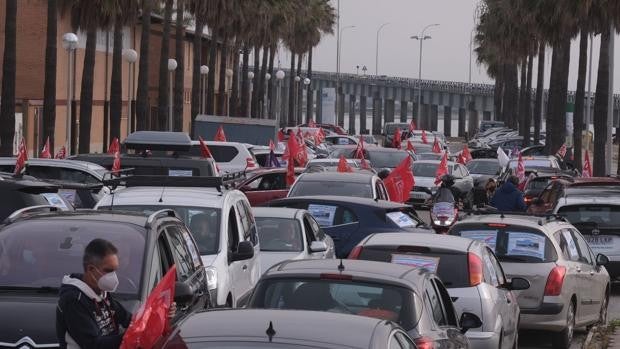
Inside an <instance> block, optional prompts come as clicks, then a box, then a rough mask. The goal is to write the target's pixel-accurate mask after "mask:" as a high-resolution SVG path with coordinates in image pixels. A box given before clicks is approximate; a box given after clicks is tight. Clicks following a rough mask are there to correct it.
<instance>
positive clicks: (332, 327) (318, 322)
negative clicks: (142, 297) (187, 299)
mask: <svg viewBox="0 0 620 349" xmlns="http://www.w3.org/2000/svg"><path fill="white" fill-rule="evenodd" d="M386 324H389V322H388V321H386V320H380V319H375V318H370V317H364V316H357V315H348V314H338V313H329V312H318V311H304V310H273V309H234V310H208V311H203V312H198V313H194V314H192V315H190V316H189V317H188V318H187V319H186V320H185V321H183V323H182V324H181V325H180V331H179V333H180V335H181V337H182V338H183V341H184V342H187V343H197V342H202V341H205V342H208V341H209V340H210V339H213V340H215V339H217V340H218V341H224V342H225V341H233V342H235V341H244V342H246V343H247V344H248V345H251V343H252V342H260V343H269V341H270V337H269V335H268V332H269V331H268V329H269V328H271V329H272V330H273V337H272V339H273V342H274V343H290V344H293V343H304V344H305V345H308V346H309V347H317V348H335V347H340V348H369V347H370V346H371V343H372V342H373V337H374V336H376V335H377V331H378V330H389V329H391V327H387V326H385V325H386ZM381 325H383V326H381ZM205 329H208V330H205ZM309 329H311V330H309ZM343 329H346V330H347V331H349V332H350V333H355V335H354V336H343V332H342V331H343ZM388 333H389V332H388ZM385 337H387V333H386V334H385Z"/></svg>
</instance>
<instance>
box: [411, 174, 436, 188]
mask: <svg viewBox="0 0 620 349" xmlns="http://www.w3.org/2000/svg"><path fill="white" fill-rule="evenodd" d="M414 175H415V174H414ZM415 186H416V187H423V188H429V189H430V188H433V187H436V186H437V185H435V177H415Z"/></svg>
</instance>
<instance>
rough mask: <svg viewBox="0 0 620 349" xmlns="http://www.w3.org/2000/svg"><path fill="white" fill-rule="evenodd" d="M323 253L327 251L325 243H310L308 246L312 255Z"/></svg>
mask: <svg viewBox="0 0 620 349" xmlns="http://www.w3.org/2000/svg"><path fill="white" fill-rule="evenodd" d="M325 251H327V244H326V243H325V241H312V243H311V244H310V252H312V253H317V252H325Z"/></svg>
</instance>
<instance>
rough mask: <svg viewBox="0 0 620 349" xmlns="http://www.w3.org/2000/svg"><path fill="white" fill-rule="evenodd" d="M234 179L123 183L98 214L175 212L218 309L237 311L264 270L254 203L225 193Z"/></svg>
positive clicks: (103, 201)
mask: <svg viewBox="0 0 620 349" xmlns="http://www.w3.org/2000/svg"><path fill="white" fill-rule="evenodd" d="M231 178H232V175H227V176H224V177H207V178H198V177H165V176H127V177H122V178H120V179H116V180H112V181H109V182H107V184H110V185H113V186H114V185H121V186H124V187H125V188H124V189H119V190H117V191H116V192H113V193H112V194H109V195H106V196H105V197H104V198H103V199H101V201H100V202H99V204H97V209H98V210H110V209H122V210H127V211H137V212H146V213H150V212H155V211H158V210H160V209H164V208H165V209H173V210H175V211H176V212H177V214H179V216H180V217H181V219H182V220H183V221H184V222H185V224H187V226H188V227H189V229H190V232H191V233H192V235H193V237H194V239H195V240H196V242H197V245H198V251H199V254H200V256H202V263H203V264H204V267H205V269H206V275H207V282H208V287H209V293H210V294H211V298H212V299H213V302H214V304H215V305H217V306H227V307H237V306H240V305H242V304H244V300H246V299H247V297H249V295H250V292H251V290H252V288H254V285H255V284H256V282H257V281H258V279H259V278H260V275H261V267H260V260H259V251H260V246H259V244H258V235H257V232H256V222H255V220H254V216H253V214H252V210H251V209H250V203H249V202H248V199H247V198H246V196H245V195H244V194H243V193H242V192H240V191H238V190H227V189H226V187H227V186H228V185H230V184H232V180H231Z"/></svg>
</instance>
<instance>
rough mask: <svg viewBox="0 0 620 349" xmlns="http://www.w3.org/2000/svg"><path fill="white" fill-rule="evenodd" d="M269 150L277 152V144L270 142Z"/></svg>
mask: <svg viewBox="0 0 620 349" xmlns="http://www.w3.org/2000/svg"><path fill="white" fill-rule="evenodd" d="M269 150H271V151H275V150H276V145H275V143H273V141H272V140H271V139H270V140H269Z"/></svg>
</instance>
